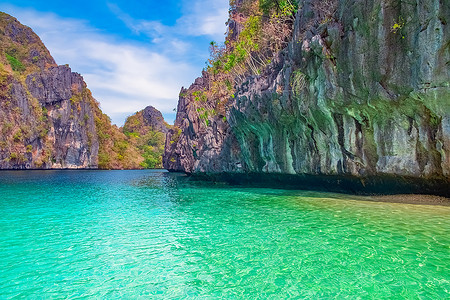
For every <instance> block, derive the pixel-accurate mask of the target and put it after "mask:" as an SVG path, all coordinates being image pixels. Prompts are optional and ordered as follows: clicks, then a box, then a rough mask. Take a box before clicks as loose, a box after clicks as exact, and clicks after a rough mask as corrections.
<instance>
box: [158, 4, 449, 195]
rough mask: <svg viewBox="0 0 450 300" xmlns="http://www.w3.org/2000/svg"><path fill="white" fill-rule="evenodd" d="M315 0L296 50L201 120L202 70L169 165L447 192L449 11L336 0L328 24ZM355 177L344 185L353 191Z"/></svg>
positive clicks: (300, 23)
mask: <svg viewBox="0 0 450 300" xmlns="http://www.w3.org/2000/svg"><path fill="white" fill-rule="evenodd" d="M318 2H319V1H318V0H314V1H300V3H299V6H300V7H301V9H300V10H299V12H298V13H297V16H296V20H295V26H294V30H293V35H292V39H291V41H290V43H289V46H288V47H287V48H286V49H284V50H283V51H281V52H280V53H279V55H278V56H277V57H276V58H275V59H274V60H273V62H272V64H271V65H270V66H269V67H268V68H267V69H266V70H264V71H263V73H262V74H261V75H258V76H251V77H248V78H247V80H246V81H245V82H244V83H243V84H242V85H240V86H238V87H237V92H236V94H235V98H234V99H232V100H231V107H230V108H229V109H228V110H227V113H226V116H220V115H218V116H209V117H208V122H204V118H201V117H200V114H199V113H198V112H197V111H196V109H195V105H193V103H194V99H193V97H190V95H191V94H192V93H193V92H194V91H198V90H203V89H208V88H209V84H208V75H207V73H203V76H202V77H201V78H199V79H197V80H196V81H195V83H194V84H193V85H192V86H191V87H190V88H189V89H183V90H182V92H181V93H180V99H179V103H178V112H177V119H176V121H175V127H174V128H173V129H172V130H171V131H169V134H168V135H167V139H166V152H165V155H164V158H163V162H164V166H165V168H167V169H168V170H171V171H182V172H187V173H192V174H196V175H200V174H208V176H209V177H214V176H215V175H214V174H222V173H224V172H225V173H229V174H233V175H232V176H231V178H235V177H236V176H237V177H239V176H238V175H237V174H241V175H240V177H246V176H248V175H247V174H264V176H265V177H267V178H272V180H274V181H275V182H280V183H283V182H284V181H285V180H288V179H287V178H288V177H287V175H283V174H290V175H292V176H294V178H295V176H308V178H311V182H310V181H306V182H307V183H308V184H306V185H305V187H306V188H307V187H308V186H309V183H313V182H314V180H313V179H312V178H318V180H317V182H318V184H319V185H328V184H331V183H336V182H337V181H338V180H340V179H342V180H344V179H345V178H355V180H356V179H358V178H361V181H360V182H361V183H359V184H356V185H359V188H358V189H357V190H361V191H364V190H366V191H367V192H369V193H370V192H372V191H373V192H381V193H384V192H386V191H383V188H385V189H386V190H389V191H395V190H396V189H398V191H397V192H417V193H420V192H421V189H423V191H422V192H427V193H432V194H440V195H448V189H449V188H448V186H449V185H448V182H449V177H450V71H449V69H450V68H449V65H448V62H449V61H450V48H449V45H450V44H449V26H448V24H447V23H448V21H447V20H448V19H449V18H450V7H449V6H448V5H444V4H443V3H442V2H439V1H431V0H426V1H420V3H419V2H415V3H404V2H401V1H385V0H375V1H370V2H361V1H355V0H354V1H331V2H335V3H336V11H335V13H334V15H333V17H332V18H331V19H329V20H326V22H325V21H323V20H322V21H321V20H320V18H321V16H320V14H319V13H317V11H316V9H315V7H316V6H315V4H317V3H318ZM398 23H401V24H400V26H401V30H393V28H394V25H395V24H398ZM222 100H224V101H225V102H226V101H227V100H228V99H222ZM214 101H216V99H208V102H207V103H206V104H205V105H206V106H207V107H211V108H212V107H214V103H213V102H214ZM224 117H225V118H224ZM303 174H306V175H303ZM285 176H286V177H285ZM309 176H312V177H309ZM323 176H331V177H327V178H334V179H333V180H332V182H329V181H327V180H325V181H324V180H319V178H323ZM253 177H254V176H252V178H253ZM255 178H257V176H256V177H255ZM276 178H283V180H282V181H277V180H276ZM300 178H303V177H300ZM365 178H369V179H370V180H369V181H368V183H364V184H363V183H362V182H366V181H365V180H364V179H365ZM385 178H390V179H389V180H385ZM436 178H437V179H436ZM344 181H345V180H344ZM345 182H346V181H345ZM351 182H352V184H350V185H342V184H338V187H339V189H341V190H342V191H345V190H347V191H348V190H350V191H353V190H355V187H354V186H355V184H354V182H353V181H351ZM355 182H356V183H357V182H358V181H357V180H356V181H355ZM371 182H373V186H374V187H373V188H372V187H371V186H372V185H371ZM375 186H377V188H375ZM400 187H401V188H400ZM446 190H447V191H446ZM355 191H356V190H355Z"/></svg>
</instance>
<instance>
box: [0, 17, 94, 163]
mask: <svg viewBox="0 0 450 300" xmlns="http://www.w3.org/2000/svg"><path fill="white" fill-rule="evenodd" d="M0 33H1V34H0V38H1V42H0V52H1V57H0V72H1V78H0V85H1V97H0V131H1V139H0V168H2V169H30V168H96V167H97V154H98V147H99V145H98V139H97V133H96V129H95V123H94V107H95V106H96V105H97V104H96V103H95V101H94V99H93V98H92V96H91V95H90V92H89V91H88V90H87V87H86V84H85V83H84V81H83V78H82V77H81V76H80V75H79V74H77V73H72V71H71V69H70V68H69V67H67V66H57V65H56V64H55V61H54V60H53V58H52V57H51V56H50V54H49V52H48V50H47V49H46V48H45V46H44V45H43V44H42V42H41V41H40V39H39V37H38V36H37V35H36V34H34V32H33V31H32V30H31V29H30V28H28V27H26V26H23V25H21V24H20V23H19V22H18V21H17V20H16V19H15V18H13V17H11V16H9V15H7V14H4V13H1V14H0Z"/></svg>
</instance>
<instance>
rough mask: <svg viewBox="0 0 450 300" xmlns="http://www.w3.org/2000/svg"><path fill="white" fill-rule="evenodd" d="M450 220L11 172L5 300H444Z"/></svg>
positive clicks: (5, 205) (171, 179)
mask: <svg viewBox="0 0 450 300" xmlns="http://www.w3.org/2000/svg"><path fill="white" fill-rule="evenodd" d="M449 217H450V207H448V206H447V207H446V206H430V205H412V204H398V203H381V202H369V201H361V197H354V196H350V195H342V194H331V193H321V192H312V191H292V190H282V189H261V188H245V187H230V186H225V185H214V184H211V183H198V182H191V181H189V180H188V179H187V178H186V177H185V176H182V175H179V174H170V173H167V172H164V171H31V172H25V171H23V172H22V171H16V172H0V298H2V299H3V298H13V297H19V298H23V297H27V298H71V299H72V298H139V297H142V298H153V299H155V298H161V299H179V298H195V299H211V298H227V299H242V298H245V299H283V298H300V299H308V298H310V299H319V298H320V299H323V298H334V297H336V298H339V299H341V298H346V297H347V298H350V299H356V298H358V297H359V298H362V299H372V298H373V299H380V298H399V299H402V298H406V299H444V298H449V297H450V258H449V257H450V255H449V254H450V218H449Z"/></svg>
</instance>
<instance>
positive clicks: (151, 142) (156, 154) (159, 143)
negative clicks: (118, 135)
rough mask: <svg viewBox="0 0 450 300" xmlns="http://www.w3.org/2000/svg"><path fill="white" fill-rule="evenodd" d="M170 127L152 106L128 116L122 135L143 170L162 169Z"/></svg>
mask: <svg viewBox="0 0 450 300" xmlns="http://www.w3.org/2000/svg"><path fill="white" fill-rule="evenodd" d="M169 128H171V126H170V125H169V124H167V123H166V122H165V121H164V118H163V115H162V114H161V112H160V111H159V110H157V109H156V108H154V107H153V106H147V107H146V108H145V109H143V110H141V111H138V112H136V113H135V114H134V115H132V116H129V117H128V118H127V120H126V122H125V125H124V126H123V128H122V130H123V133H124V134H125V135H126V136H128V137H129V139H130V141H131V143H132V144H133V145H134V147H136V149H137V151H138V153H139V155H140V157H142V161H141V162H140V166H141V167H143V168H151V169H153V168H162V154H163V152H164V141H165V139H166V134H167V132H168V131H169Z"/></svg>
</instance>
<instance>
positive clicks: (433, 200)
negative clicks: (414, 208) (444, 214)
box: [364, 194, 450, 206]
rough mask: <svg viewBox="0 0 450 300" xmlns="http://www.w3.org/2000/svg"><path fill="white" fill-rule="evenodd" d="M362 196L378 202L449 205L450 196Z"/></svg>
mask: <svg viewBox="0 0 450 300" xmlns="http://www.w3.org/2000/svg"><path fill="white" fill-rule="evenodd" d="M364 198H365V200H369V201H378V202H391V203H408V204H423V205H443V206H450V198H446V197H441V196H434V195H418V194H398V195H382V196H368V197H364Z"/></svg>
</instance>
